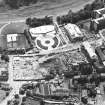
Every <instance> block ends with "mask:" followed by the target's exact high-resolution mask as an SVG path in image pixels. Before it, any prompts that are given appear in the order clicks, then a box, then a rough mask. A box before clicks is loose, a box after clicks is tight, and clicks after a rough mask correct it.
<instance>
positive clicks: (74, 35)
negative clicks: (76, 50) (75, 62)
mask: <svg viewBox="0 0 105 105" xmlns="http://www.w3.org/2000/svg"><path fill="white" fill-rule="evenodd" d="M64 28H65V30H66V32H67V33H68V34H67V35H68V38H69V40H71V42H75V41H78V40H82V39H83V37H84V36H83V34H82V32H81V30H80V29H79V27H78V26H77V25H75V24H71V23H69V24H67V25H65V26H64Z"/></svg>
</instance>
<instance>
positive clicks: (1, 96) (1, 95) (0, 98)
mask: <svg viewBox="0 0 105 105" xmlns="http://www.w3.org/2000/svg"><path fill="white" fill-rule="evenodd" d="M5 97H6V92H5V91H3V90H0V102H1V101H3V100H4V99H5Z"/></svg>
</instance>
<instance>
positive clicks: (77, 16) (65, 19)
mask: <svg viewBox="0 0 105 105" xmlns="http://www.w3.org/2000/svg"><path fill="white" fill-rule="evenodd" d="M103 7H104V4H103V2H102V1H100V0H95V1H94V2H93V3H92V4H87V5H85V6H84V8H83V9H80V10H79V11H78V12H76V13H74V12H72V11H71V10H69V12H68V13H67V14H66V15H62V16H58V17H57V22H58V24H66V23H74V24H75V23H77V22H79V21H82V20H85V19H89V18H91V14H92V11H93V10H95V9H100V8H103Z"/></svg>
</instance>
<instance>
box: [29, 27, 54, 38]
mask: <svg viewBox="0 0 105 105" xmlns="http://www.w3.org/2000/svg"><path fill="white" fill-rule="evenodd" d="M54 30H55V29H54V26H53V25H46V26H40V27H36V28H31V29H30V30H29V32H30V33H31V35H32V37H35V36H37V35H39V34H45V33H49V32H50V34H51V33H52V34H54V33H55V31H54Z"/></svg>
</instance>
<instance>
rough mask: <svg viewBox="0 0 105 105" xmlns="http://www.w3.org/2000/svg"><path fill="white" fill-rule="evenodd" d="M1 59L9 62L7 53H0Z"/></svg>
mask: <svg viewBox="0 0 105 105" xmlns="http://www.w3.org/2000/svg"><path fill="white" fill-rule="evenodd" d="M1 60H5V61H6V62H9V56H8V55H4V54H2V55H1Z"/></svg>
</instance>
